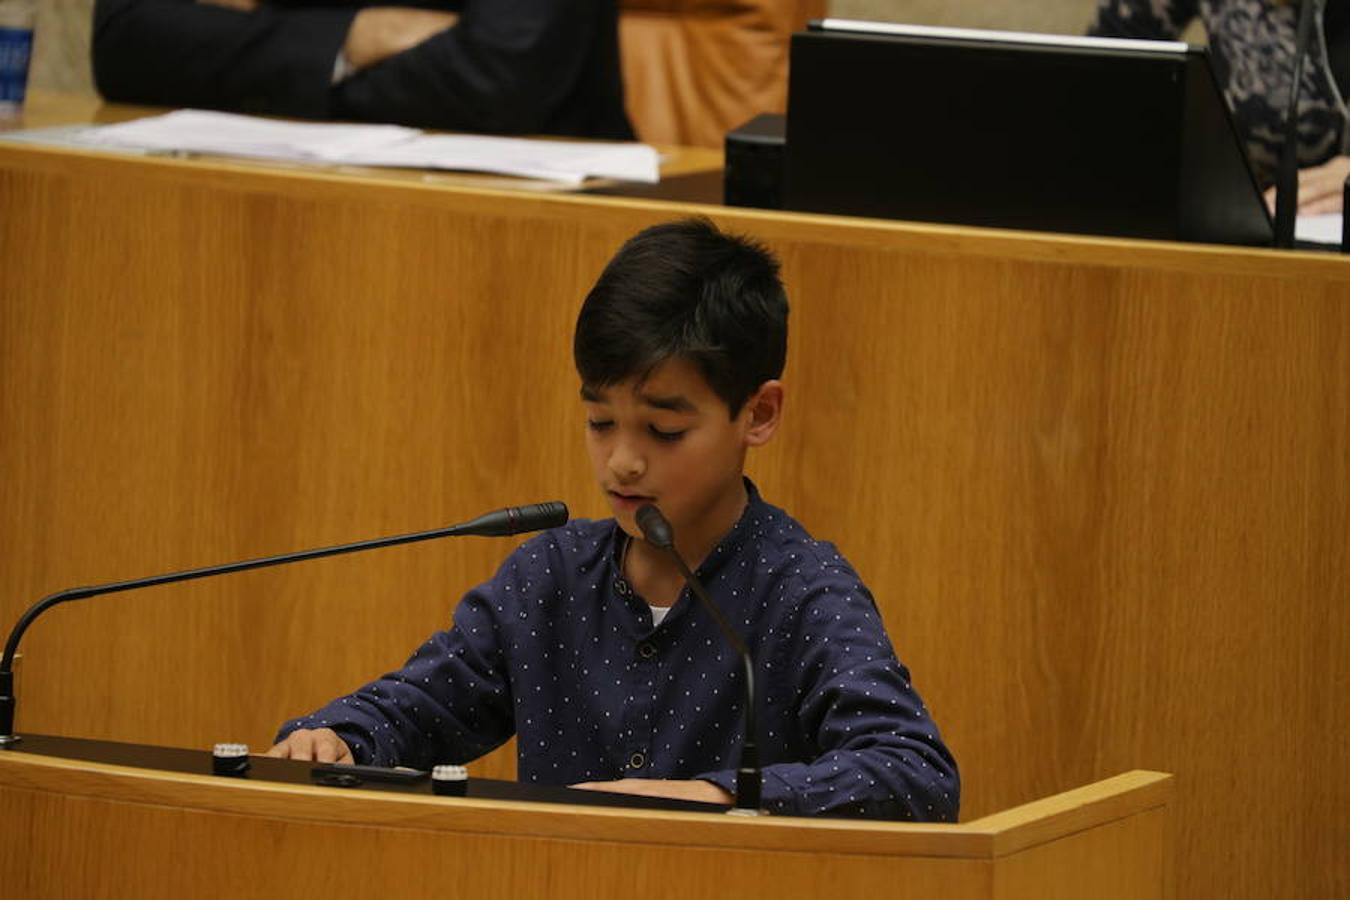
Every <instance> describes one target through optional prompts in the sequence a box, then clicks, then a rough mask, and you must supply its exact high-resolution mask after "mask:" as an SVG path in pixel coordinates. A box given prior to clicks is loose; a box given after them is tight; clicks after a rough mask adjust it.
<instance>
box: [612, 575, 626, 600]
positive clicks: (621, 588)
mask: <svg viewBox="0 0 1350 900" xmlns="http://www.w3.org/2000/svg"><path fill="white" fill-rule="evenodd" d="M614 590H615V591H617V592H618V594H619V596H620V597H627V596H628V594H629V590H628V582H626V581H624V580H623V579H622V578H616V579H614Z"/></svg>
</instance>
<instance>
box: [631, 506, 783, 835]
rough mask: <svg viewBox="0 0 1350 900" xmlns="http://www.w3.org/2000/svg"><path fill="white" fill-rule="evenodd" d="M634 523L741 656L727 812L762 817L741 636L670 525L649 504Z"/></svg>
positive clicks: (750, 672)
mask: <svg viewBox="0 0 1350 900" xmlns="http://www.w3.org/2000/svg"><path fill="white" fill-rule="evenodd" d="M634 518H635V519H636V520H637V526H638V528H640V529H642V536H643V537H644V538H646V539H647V543H649V544H651V545H652V546H653V547H656V548H657V549H659V550H665V551H666V552H667V553H669V554H670V556H671V558H672V559H674V560H675V565H677V566H678V567H679V569H680V574H681V575H683V576H684V580H685V583H686V584H688V585H689V590H690V591H691V592H692V593H693V595H694V596H695V597H697V598H698V599H699V602H701V603H702V604H703V607H704V609H706V610H707V611H708V613H709V614H710V615H712V617H713V621H715V622H716V623H717V627H718V628H720V629H722V634H723V635H724V636H725V637H726V639H727V642H728V643H729V644H731V646H732V648H733V649H735V651H736V653H737V654H738V655H739V656H740V657H741V666H742V668H743V669H744V670H745V741H744V742H743V743H742V744H741V763H740V766H739V767H737V769H736V805H735V807H733V808H732V809H731V812H732V813H735V814H737V815H742V816H762V815H767V813H766V812H765V811H764V810H762V809H760V807H759V798H760V791H761V786H762V776H761V774H760V768H759V745H758V743H756V738H755V735H756V734H757V730H756V726H755V663H754V660H753V659H751V657H750V648H749V647H747V646H746V645H745V641H743V640H741V636H740V635H739V634H737V633H736V631H735V629H733V628H732V627H731V623H730V622H728V621H727V617H726V616H725V615H723V614H722V610H721V608H720V607H719V606H718V605H717V604H716V603H714V602H713V599H712V597H709V596H708V592H707V591H706V590H704V588H703V584H702V582H700V581H699V580H698V578H697V576H695V575H694V573H693V572H691V571H690V570H689V566H688V565H686V564H685V561H684V558H683V557H682V556H680V552H679V551H678V550H676V549H675V531H674V529H672V528H671V527H670V522H669V521H667V520H666V517H665V516H663V515H662V514H661V510H659V509H657V508H656V507H655V506H653V505H652V504H650V503H647V504H644V505H642V506H640V507H638V510H637V512H636V513H635V514H634Z"/></svg>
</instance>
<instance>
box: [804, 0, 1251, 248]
mask: <svg viewBox="0 0 1350 900" xmlns="http://www.w3.org/2000/svg"><path fill="white" fill-rule="evenodd" d="M785 202H786V206H787V208H788V209H794V210H804V211H813V212H829V213H843V214H849V215H864V216H879V217H884V218H900V219H913V220H920V221H930V222H950V223H960V224H968V225H987V226H996V227H1005V228H1026V229H1037V230H1047V231H1064V232H1075V233H1080V234H1099V235H1119V236H1128V237H1144V238H1160V239H1167V240H1183V241H1207V242H1217V243H1230V244H1253V245H1268V244H1270V243H1271V240H1272V225H1271V218H1270V215H1269V213H1268V212H1267V210H1266V207H1265V204H1264V203H1263V202H1262V199H1261V194H1260V191H1259V189H1258V188H1257V184H1256V180H1255V178H1254V177H1253V175H1252V172H1251V168H1250V166H1249V164H1248V162H1247V156H1246V152H1245V150H1244V149H1243V147H1242V144H1241V142H1240V141H1239V139H1238V136H1237V131H1236V129H1235V128H1234V127H1233V123H1232V119H1231V117H1230V115H1229V111H1228V108H1227V106H1226V105H1225V103H1224V101H1223V97H1222V95H1221V94H1220V92H1219V88H1218V84H1217V82H1216V81H1215V79H1214V75H1213V72H1212V70H1211V68H1210V64H1209V57H1208V54H1207V52H1206V51H1205V50H1204V49H1203V48H1200V47H1191V46H1188V45H1186V44H1182V43H1175V42H1164V41H1134V40H1114V39H1103V38H1076V37H1067V36H1058V35H1039V34H1019V33H1013V32H992V31H973V30H969V29H954V28H927V27H920V26H903V25H887V24H882V23H871V22H851V21H845V20H835V19H826V20H824V21H821V22H813V23H812V25H811V28H810V29H809V30H808V31H806V32H803V33H800V34H797V35H795V36H794V37H793V39H792V57H791V74H790V83H789V89H788V124H787V167H786V175H785Z"/></svg>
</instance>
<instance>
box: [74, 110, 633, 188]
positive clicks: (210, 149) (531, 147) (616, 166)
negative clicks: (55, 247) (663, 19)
mask: <svg viewBox="0 0 1350 900" xmlns="http://www.w3.org/2000/svg"><path fill="white" fill-rule="evenodd" d="M78 140H80V141H81V142H82V143H87V144H94V145H103V146H115V147H134V148H138V149H144V150H152V151H159V152H186V153H208V154H216V155H221V156H246V157H253V158H259V159H282V160H290V161H297V162H313V163H323V164H347V165H361V166H399V167H406V168H416V169H457V170H464V171H470V172H493V173H497V174H502V175H519V176H523V177H527V178H542V179H549V180H553V181H561V182H564V183H567V184H580V183H581V182H582V181H584V180H585V179H586V178H615V179H620V180H623V181H642V182H648V183H655V182H656V181H658V180H660V158H659V156H658V155H657V153H656V150H655V149H653V148H652V147H649V146H647V145H645V144H633V143H600V142H590V141H587V142H581V141H543V140H533V139H528V138H500V137H481V136H476V135H429V134H425V133H423V132H421V131H419V130H417V129H415V128H403V127H401V126H397V125H346V124H333V123H319V122H283V121H277V120H275V119H260V118H256V117H254V116H241V115H235V114H233V113H218V112H205V111H202V110H195V109H185V110H179V111H177V112H171V113H168V114H166V115H162V116H154V117H152V118H148V119H137V120H135V121H132V122H123V123H121V124H118V125H104V126H99V127H94V128H89V129H87V130H85V131H84V132H82V133H81V134H80V135H79V138H78Z"/></svg>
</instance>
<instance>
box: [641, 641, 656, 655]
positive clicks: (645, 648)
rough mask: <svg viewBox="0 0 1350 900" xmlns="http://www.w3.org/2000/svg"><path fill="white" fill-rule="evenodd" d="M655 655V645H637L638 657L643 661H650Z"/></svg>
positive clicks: (644, 643) (645, 643)
mask: <svg viewBox="0 0 1350 900" xmlns="http://www.w3.org/2000/svg"><path fill="white" fill-rule="evenodd" d="M655 655H656V647H655V645H653V644H649V643H647V642H645V641H644V642H643V643H641V644H638V656H641V657H642V658H643V659H651V658H652V657H653V656H655Z"/></svg>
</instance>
